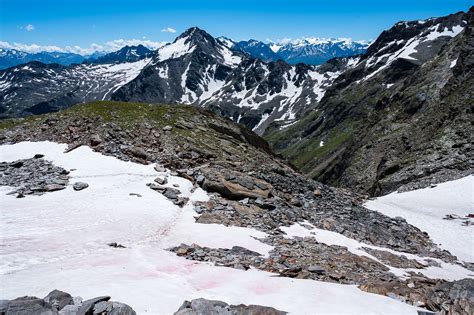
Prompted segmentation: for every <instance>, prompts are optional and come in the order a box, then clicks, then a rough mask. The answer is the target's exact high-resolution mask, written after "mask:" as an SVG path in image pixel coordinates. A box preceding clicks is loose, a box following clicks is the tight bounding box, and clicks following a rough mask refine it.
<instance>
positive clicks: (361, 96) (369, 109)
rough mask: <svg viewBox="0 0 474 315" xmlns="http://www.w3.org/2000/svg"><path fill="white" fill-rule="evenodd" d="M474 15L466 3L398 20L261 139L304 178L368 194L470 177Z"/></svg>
mask: <svg viewBox="0 0 474 315" xmlns="http://www.w3.org/2000/svg"><path fill="white" fill-rule="evenodd" d="M473 19H474V9H473V8H471V9H470V11H469V12H468V13H464V12H459V13H456V14H452V15H449V16H445V17H440V18H433V19H428V20H424V21H411V22H400V23H397V24H396V25H394V26H393V27H392V28H390V29H389V30H386V31H384V32H382V34H381V35H380V36H379V37H378V38H377V40H376V41H375V42H374V43H373V44H372V45H371V46H370V47H369V49H368V51H367V53H366V54H364V55H362V56H361V57H360V58H359V59H358V61H357V62H356V63H355V64H353V65H352V67H351V68H349V69H348V70H347V71H345V72H344V73H343V74H341V75H340V76H339V77H338V78H337V79H336V80H335V81H334V83H333V85H332V86H331V88H329V89H328V90H327V91H326V93H325V96H324V97H323V99H322V100H321V101H320V102H319V104H318V105H317V107H315V109H314V111H312V112H311V113H310V114H309V115H308V116H307V117H305V118H304V119H302V120H301V121H300V122H298V123H296V124H295V125H292V126H290V127H288V128H286V129H279V128H278V126H275V127H272V128H270V129H267V131H268V132H267V136H266V137H267V139H268V140H269V141H270V142H271V143H272V145H273V148H274V149H275V150H276V151H277V152H280V153H282V154H284V155H285V156H287V157H288V158H289V159H290V160H291V161H292V162H293V163H294V164H295V165H296V166H297V167H300V169H301V170H303V171H304V172H305V173H307V174H308V175H309V176H311V177H313V178H316V179H318V180H321V181H323V182H326V183H330V184H332V185H337V186H344V187H350V188H351V189H357V190H359V191H362V192H364V193H368V194H370V195H380V194H384V193H388V192H393V191H395V190H397V189H399V188H403V186H407V187H406V188H407V189H410V187H411V186H410V185H412V183H420V185H422V186H423V187H426V186H429V185H430V184H432V183H433V184H436V183H438V182H442V181H447V180H452V179H457V178H460V177H462V176H465V175H467V174H468V172H469V169H472V159H471V158H470V157H471V155H472V154H471V153H470V151H469V150H470V146H469V144H468V142H469V141H468V140H467V139H468V135H467V133H466V130H469V129H470V122H469V118H468V114H467V111H468V109H467V108H469V104H471V103H472V99H473V97H474V96H473V93H472V86H473V84H474V83H473V75H472V51H473V50H472V37H473V31H474V30H473V28H472V25H473V24H472V21H473ZM415 188H416V187H415Z"/></svg>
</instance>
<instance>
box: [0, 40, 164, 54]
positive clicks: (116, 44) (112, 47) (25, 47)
mask: <svg viewBox="0 0 474 315" xmlns="http://www.w3.org/2000/svg"><path fill="white" fill-rule="evenodd" d="M140 44H141V45H143V46H145V47H148V48H150V49H153V50H155V49H158V48H160V47H161V46H163V45H165V44H166V42H154V41H151V40H148V39H116V40H111V41H108V42H106V43H104V44H96V43H93V44H91V45H89V47H81V46H78V45H74V46H66V47H59V46H55V45H38V44H22V43H16V42H14V43H10V42H4V41H0V48H5V49H16V50H21V51H25V52H28V53H36V52H40V51H47V52H52V51H59V52H71V53H75V54H79V55H90V54H92V53H93V52H96V51H106V52H111V51H116V50H119V49H121V48H122V47H124V46H136V45H140Z"/></svg>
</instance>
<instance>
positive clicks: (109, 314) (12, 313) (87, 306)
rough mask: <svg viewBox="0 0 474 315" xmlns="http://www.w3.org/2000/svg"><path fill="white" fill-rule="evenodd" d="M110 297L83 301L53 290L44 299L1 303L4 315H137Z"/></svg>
mask: <svg viewBox="0 0 474 315" xmlns="http://www.w3.org/2000/svg"><path fill="white" fill-rule="evenodd" d="M109 300H110V296H100V297H96V298H92V299H89V300H85V301H82V298H80V297H75V298H73V297H72V296H71V295H70V294H69V293H66V292H63V291H60V290H53V291H51V292H50V293H49V294H48V295H47V296H45V297H44V298H43V299H41V298H38V297H35V296H23V297H19V298H16V299H14V300H1V301H0V314H2V315H4V314H5V315H27V314H41V315H86V314H101V315H136V312H135V311H134V310H133V309H132V308H131V307H130V306H128V305H127V304H124V303H120V302H113V301H109Z"/></svg>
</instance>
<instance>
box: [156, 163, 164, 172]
mask: <svg viewBox="0 0 474 315" xmlns="http://www.w3.org/2000/svg"><path fill="white" fill-rule="evenodd" d="M155 171H157V172H158V173H164V172H166V169H165V168H164V167H163V166H161V165H160V164H155Z"/></svg>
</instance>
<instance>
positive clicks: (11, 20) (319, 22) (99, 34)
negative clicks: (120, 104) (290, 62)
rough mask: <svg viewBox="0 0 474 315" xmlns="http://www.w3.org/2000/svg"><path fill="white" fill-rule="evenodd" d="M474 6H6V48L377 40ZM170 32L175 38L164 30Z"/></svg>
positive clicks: (360, 1) (139, 1) (0, 30)
mask: <svg viewBox="0 0 474 315" xmlns="http://www.w3.org/2000/svg"><path fill="white" fill-rule="evenodd" d="M471 5H473V3H472V1H468V0H443V1H441V0H429V1H425V0H421V1H420V0H410V1H408V0H398V1H390V0H387V1H380V0H379V1H364V0H355V1H337V0H333V1H318V0H313V1H298V0H293V1H279V0H273V1H267V0H263V1H257V0H253V1H248V0H240V1H226V0H221V1H211V0H207V1H206V0H195V1H173V0H171V1H159V0H155V1H152V0H126V1H124V0H94V1H92V0H82V1H72V0H49V1H47V0H0V41H1V42H8V43H10V44H12V43H21V44H28V45H32V44H36V45H41V46H47V45H49V46H58V47H61V48H63V47H66V46H70V47H73V46H80V47H82V48H89V49H90V47H91V44H93V43H95V44H99V45H102V46H104V44H105V43H107V42H110V41H113V40H118V39H124V40H125V41H122V42H128V41H129V40H132V39H135V40H137V41H145V40H148V41H150V42H151V41H153V42H160V41H172V40H173V39H174V38H175V37H176V36H177V35H178V34H179V33H181V32H182V31H184V30H185V29H187V28H189V27H191V26H198V27H200V28H203V29H205V30H206V31H208V32H209V33H211V34H212V35H214V36H220V35H225V36H228V37H230V38H233V39H237V40H240V39H249V38H254V39H260V40H267V39H272V40H277V39H283V38H292V39H296V38H301V37H311V36H315V37H351V38H353V39H355V40H359V39H375V38H376V37H377V36H378V35H379V34H380V32H381V31H382V30H384V29H387V28H389V27H391V26H392V25H393V24H394V23H395V22H397V21H400V20H414V19H425V18H428V17H433V16H442V15H447V14H449V13H454V12H457V11H467V10H468V9H469V7H470V6H471ZM167 28H171V29H173V30H176V33H172V32H164V31H162V30H164V29H167ZM116 43H118V44H119V43H120V42H116ZM109 45H113V44H111V43H109Z"/></svg>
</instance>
